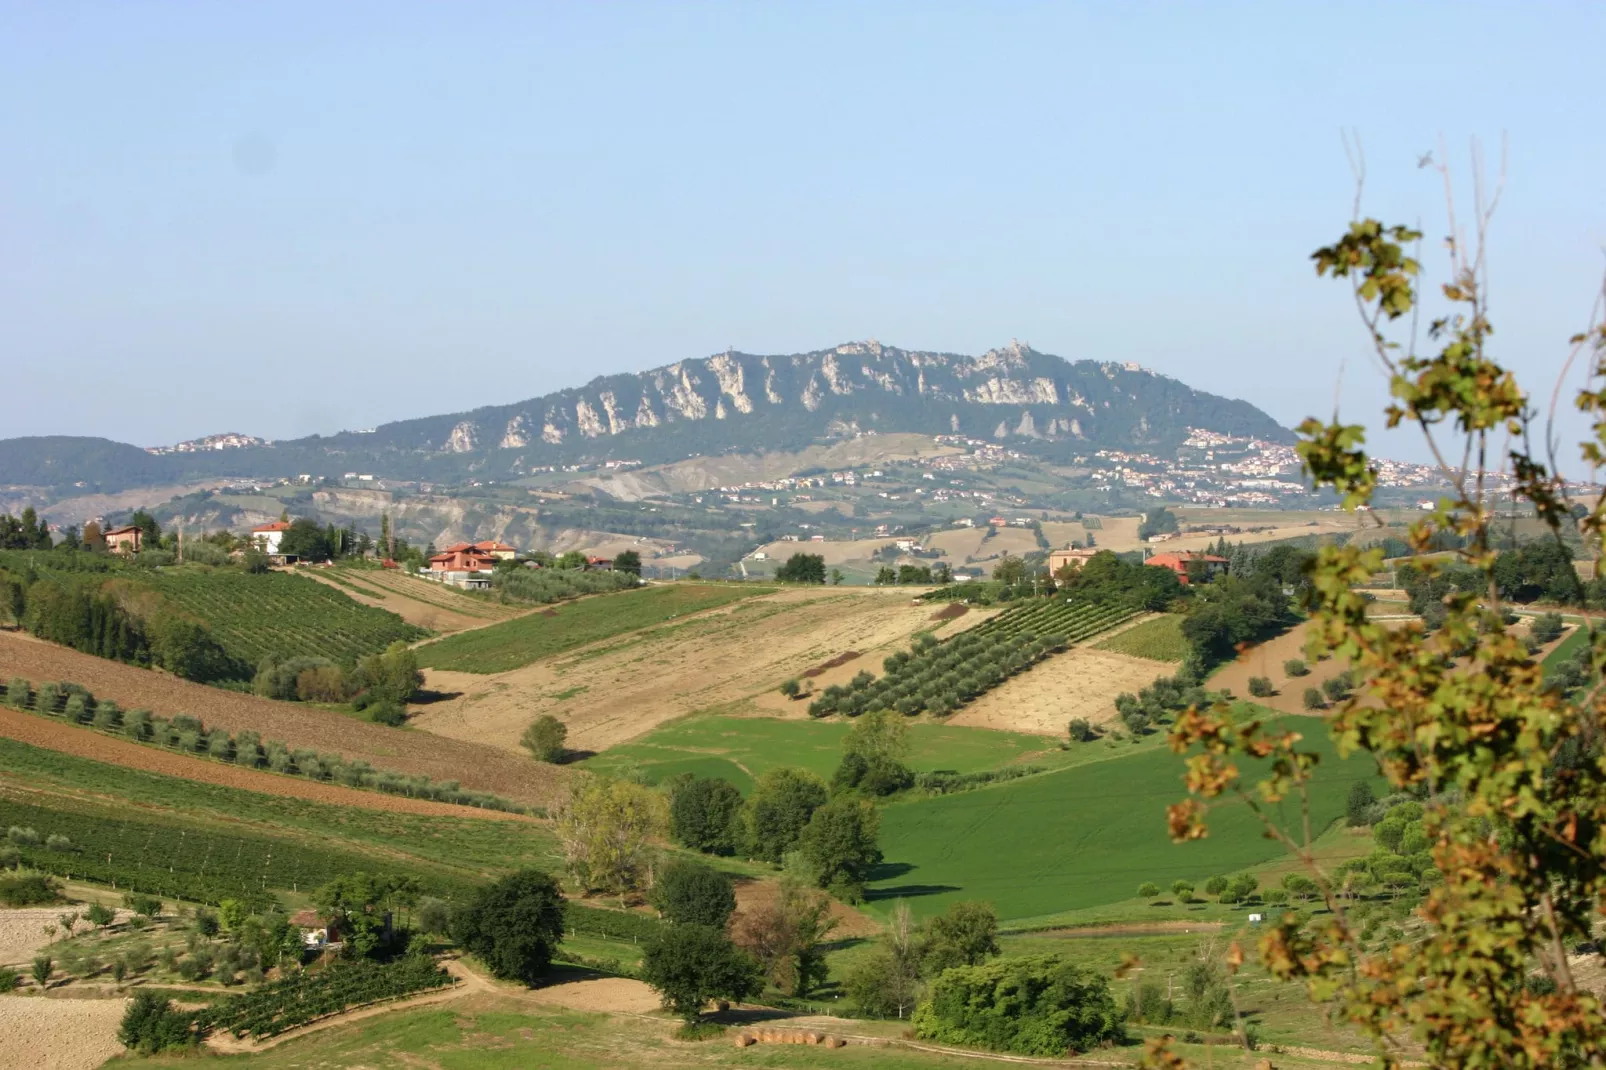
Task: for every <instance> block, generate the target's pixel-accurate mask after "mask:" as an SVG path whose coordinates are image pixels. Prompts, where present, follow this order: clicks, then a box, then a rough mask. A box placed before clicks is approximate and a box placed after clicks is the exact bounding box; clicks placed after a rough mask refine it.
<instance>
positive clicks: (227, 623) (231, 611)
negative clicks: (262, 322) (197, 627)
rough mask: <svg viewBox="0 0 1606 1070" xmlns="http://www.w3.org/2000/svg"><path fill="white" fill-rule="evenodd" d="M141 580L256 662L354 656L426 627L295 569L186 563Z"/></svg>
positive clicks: (243, 657) (227, 647) (419, 633)
mask: <svg viewBox="0 0 1606 1070" xmlns="http://www.w3.org/2000/svg"><path fill="white" fill-rule="evenodd" d="M140 582H141V583H144V584H149V585H150V586H151V587H153V588H154V589H156V590H157V591H159V592H161V594H162V595H163V596H164V597H166V598H167V599H168V600H170V601H171V602H173V603H175V604H177V605H178V606H179V607H180V608H182V609H184V610H185V611H186V612H189V613H192V614H194V615H195V616H197V617H199V618H200V619H202V620H204V621H205V622H206V623H207V626H208V627H209V628H210V629H211V631H212V634H213V636H214V637H216V639H217V641H218V642H219V643H220V644H222V646H223V648H224V649H225V650H226V651H227V652H228V653H229V654H230V655H231V656H233V657H236V658H239V659H241V660H242V661H245V662H246V663H248V664H251V665H255V664H257V663H258V662H260V661H261V660H262V659H263V658H264V657H266V656H267V655H269V654H277V655H278V656H280V657H281V658H289V657H320V658H328V659H330V660H332V661H340V662H352V661H355V660H356V659H357V658H359V657H362V656H363V655H365V654H374V653H378V652H379V651H381V650H384V649H385V647H387V646H389V645H390V644H391V643H393V642H395V641H397V640H404V641H409V642H410V641H412V640H414V639H418V638H420V637H422V636H424V635H425V634H427V633H425V632H424V631H423V629H421V628H417V627H415V626H413V625H411V624H408V623H407V622H406V621H404V620H402V619H401V618H400V617H398V616H396V614H394V613H391V612H389V611H388V610H384V609H379V608H376V607H374V606H365V605H363V604H362V603H360V602H357V601H355V600H353V599H352V598H350V597H348V596H347V595H345V594H344V593H343V592H341V591H338V590H335V589H334V588H332V587H329V586H326V585H325V584H321V583H319V582H317V581H316V580H311V579H308V578H307V577H305V576H297V575H294V574H291V573H281V572H268V573H260V574H253V573H246V572H238V571H234V570H225V569H218V570H215V571H188V570H185V571H179V572H163V573H159V574H156V575H153V576H151V577H149V578H142V579H141V581H140Z"/></svg>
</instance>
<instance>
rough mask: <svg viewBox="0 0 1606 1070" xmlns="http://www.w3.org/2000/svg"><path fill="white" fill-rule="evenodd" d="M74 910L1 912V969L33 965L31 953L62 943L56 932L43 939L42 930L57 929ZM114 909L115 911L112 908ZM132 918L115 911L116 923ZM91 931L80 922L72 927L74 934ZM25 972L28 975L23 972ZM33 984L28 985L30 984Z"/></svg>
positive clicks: (89, 926) (40, 908) (39, 909)
mask: <svg viewBox="0 0 1606 1070" xmlns="http://www.w3.org/2000/svg"><path fill="white" fill-rule="evenodd" d="M76 909H78V908H75V907H65V906H53V907H23V908H21V909H17V910H0V965H6V966H22V965H25V964H27V963H30V962H32V961H33V956H34V953H35V952H37V951H39V950H41V949H42V948H44V947H46V946H47V945H48V944H50V943H51V941H52V940H56V939H61V938H63V937H65V936H66V935H67V934H66V933H62V932H58V933H56V934H54V935H52V936H47V935H45V926H47V925H49V926H55V925H57V921H56V919H57V918H59V917H61V916H62V915H63V914H65V913H67V912H68V911H69V910H76ZM114 909H115V908H114ZM131 917H133V912H132V911H128V910H118V911H117V919H116V920H117V921H118V922H124V921H127V920H128V919H129V918H131ZM92 928H94V926H93V925H91V924H90V923H89V922H87V921H80V922H79V923H78V924H77V925H76V926H74V929H73V931H74V932H75V933H80V932H85V931H87V930H89V929H92ZM23 972H27V971H23ZM29 983H30V984H31V983H32V982H31V981H30V982H29Z"/></svg>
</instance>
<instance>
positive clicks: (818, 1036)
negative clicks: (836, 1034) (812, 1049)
mask: <svg viewBox="0 0 1606 1070" xmlns="http://www.w3.org/2000/svg"><path fill="white" fill-rule="evenodd" d="M803 1043H805V1044H823V1043H825V1034H824V1033H814V1032H808V1033H804V1034H803Z"/></svg>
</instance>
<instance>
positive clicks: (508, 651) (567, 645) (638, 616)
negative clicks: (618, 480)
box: [418, 583, 775, 673]
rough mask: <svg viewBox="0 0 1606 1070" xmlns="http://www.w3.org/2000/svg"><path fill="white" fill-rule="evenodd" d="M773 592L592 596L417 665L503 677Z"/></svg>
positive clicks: (444, 649)
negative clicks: (569, 652) (651, 627)
mask: <svg viewBox="0 0 1606 1070" xmlns="http://www.w3.org/2000/svg"><path fill="white" fill-rule="evenodd" d="M774 590H775V588H773V587H738V586H713V585H709V584H696V583H676V584H665V585H655V586H652V587H649V588H647V589H646V590H642V591H621V592H619V593H617V594H608V595H597V596H595V597H592V598H584V599H581V600H580V601H578V602H573V603H569V604H567V605H562V606H555V607H553V608H552V609H549V610H545V611H543V612H540V613H535V614H532V615H530V616H525V617H518V618H515V619H513V620H509V621H503V622H502V623H500V624H493V625H491V626H490V627H487V628H479V629H476V630H474V631H472V632H466V633H464V634H462V635H454V636H451V637H449V638H446V639H442V640H440V641H439V642H436V643H430V644H429V645H427V646H424V647H421V648H420V649H419V652H418V653H419V662H420V664H422V665H424V666H425V667H426V668H431V669H449V670H452V671H455V672H475V673H494V672H505V671H507V670H509V669H517V668H519V667H520V666H522V665H528V664H530V663H531V662H532V661H537V660H539V659H541V658H544V657H547V656H549V655H551V654H559V653H562V652H563V651H565V650H573V649H575V648H576V647H581V646H585V645H586V644H588V643H594V642H597V641H599V640H602V639H608V638H611V637H613V636H615V635H620V634H623V633H624V632H629V631H634V630H635V629H637V628H645V627H647V626H648V625H652V624H659V623H661V622H663V621H666V620H671V619H673V618H675V617H678V616H682V615H685V614H687V613H697V612H700V611H701V610H705V609H713V608H715V607H716V606H723V605H726V604H728V603H731V602H735V601H738V600H739V599H743V598H751V597H753V596H755V595H761V594H771V593H773V592H774Z"/></svg>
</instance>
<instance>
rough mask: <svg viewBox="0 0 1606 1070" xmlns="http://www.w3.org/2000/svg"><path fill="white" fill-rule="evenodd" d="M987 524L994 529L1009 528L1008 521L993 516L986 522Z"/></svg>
mask: <svg viewBox="0 0 1606 1070" xmlns="http://www.w3.org/2000/svg"><path fill="white" fill-rule="evenodd" d="M987 523H989V524H991V525H992V526H993V527H995V528H1007V527H1009V521H1008V520H1006V519H1004V518H1003V517H1001V516H995V517H993V518H992V519H991V520H989V521H987Z"/></svg>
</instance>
